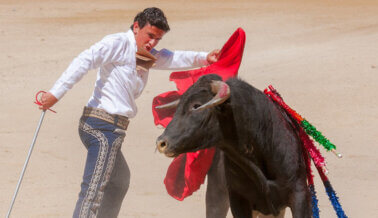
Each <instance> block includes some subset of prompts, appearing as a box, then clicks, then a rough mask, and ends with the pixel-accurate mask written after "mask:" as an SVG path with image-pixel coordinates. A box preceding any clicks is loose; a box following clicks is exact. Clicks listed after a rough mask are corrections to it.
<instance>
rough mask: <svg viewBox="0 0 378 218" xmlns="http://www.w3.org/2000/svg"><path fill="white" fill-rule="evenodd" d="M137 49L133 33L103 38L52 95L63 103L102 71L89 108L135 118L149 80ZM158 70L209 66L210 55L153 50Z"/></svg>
mask: <svg viewBox="0 0 378 218" xmlns="http://www.w3.org/2000/svg"><path fill="white" fill-rule="evenodd" d="M136 52H137V45H136V41H135V37H134V33H133V31H132V30H129V31H127V32H123V33H116V34H112V35H108V36H106V37H104V38H103V39H102V40H101V41H100V42H98V43H96V44H94V45H93V46H91V47H90V48H89V49H87V50H85V51H83V52H82V53H81V54H80V55H79V56H77V57H76V58H75V59H74V60H73V61H72V62H71V64H70V65H69V66H68V68H67V69H66V71H65V72H64V73H63V74H62V76H61V77H60V78H59V79H58V80H57V81H56V83H55V84H54V86H53V87H52V89H51V90H50V92H51V93H52V94H53V95H54V96H55V97H56V98H57V99H61V98H62V97H63V95H64V94H65V93H66V92H67V91H68V90H69V89H71V88H72V86H73V85H74V84H75V83H77V82H78V81H79V80H80V79H81V78H82V77H83V76H84V75H85V74H86V73H87V72H88V71H89V70H91V69H95V68H99V70H98V73H97V81H96V84H95V88H94V91H93V94H92V96H91V97H90V99H89V101H88V104H87V106H88V107H94V108H100V109H103V110H105V111H107V112H108V113H110V114H118V115H123V116H126V117H128V118H132V117H135V115H136V113H137V106H136V104H135V99H136V98H137V97H139V96H140V94H141V93H142V91H143V89H144V87H145V86H146V83H147V79H148V70H140V69H138V70H136V57H135V56H136ZM151 53H152V54H153V55H154V56H155V57H156V58H157V60H156V63H155V66H154V67H153V68H155V69H170V70H176V69H188V68H193V67H201V66H204V65H206V64H207V61H206V56H207V54H208V53H207V52H193V51H175V52H171V51H169V50H167V49H162V50H160V51H156V50H154V49H153V50H152V51H151Z"/></svg>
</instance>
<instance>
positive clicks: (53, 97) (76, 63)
mask: <svg viewBox="0 0 378 218" xmlns="http://www.w3.org/2000/svg"><path fill="white" fill-rule="evenodd" d="M124 43H125V42H124V40H121V39H119V38H116V37H112V36H110V37H105V38H104V39H102V40H101V41H100V42H98V43H96V44H94V45H93V46H91V47H90V48H89V49H87V50H85V51H83V52H82V53H81V54H79V55H78V56H77V57H76V58H75V59H74V60H73V61H72V62H71V64H70V65H69V66H68V68H67V69H66V71H65V72H64V73H63V74H62V75H61V76H60V78H59V79H58V80H57V81H56V82H55V84H54V86H53V87H52V88H51V89H50V91H49V92H47V93H44V94H43V95H42V97H41V103H42V105H41V106H40V107H39V108H40V109H42V110H46V109H48V108H50V107H52V106H53V105H54V104H56V103H57V102H58V101H59V100H60V99H61V98H62V97H63V96H64V94H65V93H66V92H67V91H68V90H70V89H71V88H72V87H73V85H74V84H76V83H77V82H79V81H80V80H81V78H82V77H83V76H84V75H85V74H87V73H88V71H89V70H91V69H95V68H98V67H100V66H101V65H104V64H106V63H110V62H114V61H117V60H118V59H119V58H120V57H121V55H122V53H123V52H124V48H125V45H124Z"/></svg>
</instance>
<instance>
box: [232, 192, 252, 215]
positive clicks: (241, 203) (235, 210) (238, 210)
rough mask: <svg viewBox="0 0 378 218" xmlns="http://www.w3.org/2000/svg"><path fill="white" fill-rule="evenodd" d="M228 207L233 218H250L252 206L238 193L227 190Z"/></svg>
mask: <svg viewBox="0 0 378 218" xmlns="http://www.w3.org/2000/svg"><path fill="white" fill-rule="evenodd" d="M229 195H230V207H231V212H232V215H233V217H234V218H251V217H252V208H251V205H250V203H249V201H248V200H246V199H245V198H243V197H242V196H240V195H239V194H238V193H236V192H234V191H232V190H229Z"/></svg>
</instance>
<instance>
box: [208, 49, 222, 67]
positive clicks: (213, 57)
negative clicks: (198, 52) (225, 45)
mask: <svg viewBox="0 0 378 218" xmlns="http://www.w3.org/2000/svg"><path fill="white" fill-rule="evenodd" d="M220 54H221V53H220V50H219V49H215V50H213V51H212V52H210V53H209V54H208V55H207V57H206V59H207V62H208V63H209V64H213V63H215V62H217V61H218V58H219V56H220Z"/></svg>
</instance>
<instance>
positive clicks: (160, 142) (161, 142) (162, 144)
mask: <svg viewBox="0 0 378 218" xmlns="http://www.w3.org/2000/svg"><path fill="white" fill-rule="evenodd" d="M167 145H168V143H167V140H166V139H164V138H163V137H162V136H160V137H159V138H158V139H157V140H156V148H157V149H158V150H159V152H160V153H164V151H165V149H166V148H167Z"/></svg>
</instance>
